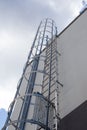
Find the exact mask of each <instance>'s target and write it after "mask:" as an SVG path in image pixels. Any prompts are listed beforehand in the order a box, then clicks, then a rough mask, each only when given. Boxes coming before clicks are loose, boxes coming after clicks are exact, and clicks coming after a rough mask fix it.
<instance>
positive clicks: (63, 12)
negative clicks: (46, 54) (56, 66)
mask: <svg viewBox="0 0 87 130" xmlns="http://www.w3.org/2000/svg"><path fill="white" fill-rule="evenodd" d="M80 7H81V0H77V1H76V0H73V1H72V0H67V1H66V0H47V1H46V2H44V1H41V0H0V105H1V106H0V107H3V108H6V109H7V106H9V104H10V102H11V101H12V100H13V97H14V93H15V91H16V86H17V82H18V80H19V78H20V77H21V74H22V70H23V66H24V64H25V62H26V60H27V56H28V53H29V49H30V47H31V45H32V42H33V39H34V36H35V33H36V30H37V27H38V25H39V23H40V21H41V20H42V19H43V18H46V17H51V18H52V19H54V20H55V22H56V25H57V26H58V32H60V31H61V30H62V29H64V28H65V26H67V25H68V24H69V23H70V21H72V20H73V19H74V18H75V17H76V16H77V13H78V12H79V9H80ZM3 100H4V102H5V101H6V103H5V104H4V102H3Z"/></svg>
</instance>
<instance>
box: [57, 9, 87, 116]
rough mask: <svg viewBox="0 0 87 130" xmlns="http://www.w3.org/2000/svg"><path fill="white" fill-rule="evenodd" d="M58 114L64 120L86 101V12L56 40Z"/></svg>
mask: <svg viewBox="0 0 87 130" xmlns="http://www.w3.org/2000/svg"><path fill="white" fill-rule="evenodd" d="M57 43H58V44H57V45H58V51H59V53H61V56H59V59H58V73H59V81H60V82H61V83H62V84H63V87H61V86H60V87H59V89H60V93H59V94H60V95H59V109H60V110H59V113H60V117H61V118H64V117H65V116H66V115H67V114H69V113H70V112H72V111H73V110H74V109H75V108H77V107H78V106H79V105H80V104H82V103H83V102H84V101H85V100H87V11H85V12H84V13H83V14H82V15H81V16H80V17H78V19H76V20H75V21H74V22H73V23H72V24H71V25H70V26H69V27H68V28H67V29H66V30H65V31H64V32H63V33H61V34H60V35H59V36H58V38H57Z"/></svg>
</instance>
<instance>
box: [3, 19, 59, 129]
mask: <svg viewBox="0 0 87 130" xmlns="http://www.w3.org/2000/svg"><path fill="white" fill-rule="evenodd" d="M56 35H57V30H56V26H55V22H54V21H53V20H52V19H49V18H47V19H45V20H43V21H41V23H40V25H39V27H38V30H37V33H36V36H35V39H34V42H33V44H32V47H31V50H30V53H29V56H28V59H27V62H26V65H25V68H24V70H23V74H22V77H21V79H20V82H19V84H18V87H17V92H16V94H15V97H14V100H13V102H12V103H11V105H10V109H9V111H8V117H7V120H6V123H5V125H4V127H3V128H2V130H26V124H27V123H30V124H37V126H40V129H45V130H50V129H51V127H50V125H49V115H50V114H49V112H50V111H51V110H50V108H51V107H52V108H53V107H54V106H55V105H54V102H53V101H51V86H52V80H53V77H52V75H53V73H54V72H53V69H52V66H53V65H52V64H54V59H55V58H54V53H55V52H54V50H55V49H54V45H53V40H54V39H55V37H56ZM51 42H52V43H51ZM45 47H46V56H41V53H42V51H43V49H45ZM49 53H50V54H49ZM41 57H44V59H45V64H44V65H45V68H44V69H42V68H41V69H39V68H38V65H39V62H40V60H41ZM47 60H49V62H50V63H49V71H48V72H47V70H46V65H47V64H48V61H47ZM29 66H30V68H31V69H30V72H28V73H29V74H28V76H27V77H26V73H27V71H28V67H29ZM38 73H42V74H43V75H44V77H43V83H42V84H41V86H42V94H41V93H38V92H34V87H35V85H36V83H35V81H36V77H37V74H38ZM46 76H47V77H48V79H49V82H48V95H47V96H45V91H44V88H45V85H44V83H45V78H46ZM24 80H25V81H26V88H25V93H24V95H22V94H21V88H22V87H23V81H24ZM53 82H55V79H54V81H53ZM37 85H40V84H38V82H37ZM34 96H35V101H37V99H38V100H39V101H40V102H41V104H42V102H44V103H45V104H46V106H45V107H44V108H45V109H46V119H45V123H43V121H42V122H41V121H39V115H36V117H37V116H38V120H37V119H36V120H35V119H34V118H33V119H28V118H27V117H28V113H29V110H30V108H31V104H32V98H33V97H34ZM18 100H20V102H21V105H20V108H19V113H18V116H17V117H16V119H14V118H12V116H13V114H14V111H15V109H17V108H16V105H17V103H18ZM52 100H53V99H52ZM20 102H19V103H20ZM40 102H39V103H40ZM34 105H36V106H37V102H36V104H34ZM36 106H35V107H34V111H35V108H36ZM50 106H51V107H50ZM39 109H40V108H39ZM53 109H54V108H53ZM37 110H38V109H37ZM34 113H35V112H34ZM41 113H42V112H41ZM34 116H35V115H34ZM13 117H14V116H13ZM37 128H38V127H36V129H37Z"/></svg>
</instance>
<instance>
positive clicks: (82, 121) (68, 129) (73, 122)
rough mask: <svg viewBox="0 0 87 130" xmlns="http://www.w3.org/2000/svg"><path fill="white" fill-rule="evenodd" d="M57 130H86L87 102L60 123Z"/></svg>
mask: <svg viewBox="0 0 87 130" xmlns="http://www.w3.org/2000/svg"><path fill="white" fill-rule="evenodd" d="M59 130H87V101H85V102H84V103H83V104H81V105H80V106H79V107H78V108H76V109H75V110H74V111H72V112H71V113H70V114H68V115H67V116H66V117H64V118H63V119H62V120H61V121H60V126H59Z"/></svg>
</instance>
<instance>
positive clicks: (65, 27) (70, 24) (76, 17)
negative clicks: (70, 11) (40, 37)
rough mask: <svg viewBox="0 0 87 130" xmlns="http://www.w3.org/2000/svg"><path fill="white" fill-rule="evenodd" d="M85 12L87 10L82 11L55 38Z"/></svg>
mask: <svg viewBox="0 0 87 130" xmlns="http://www.w3.org/2000/svg"><path fill="white" fill-rule="evenodd" d="M85 11H87V8H86V9H84V11H83V12H82V13H80V14H79V15H78V16H77V17H76V18H75V19H74V20H73V21H72V22H71V23H70V24H69V25H68V26H66V27H65V28H64V29H63V30H62V31H61V32H60V33H59V34H58V35H57V37H59V36H60V35H61V34H62V33H63V32H64V31H65V30H66V29H67V28H68V27H70V26H71V25H72V24H73V23H74V22H75V21H76V20H77V19H78V18H79V17H80V16H81V15H82V14H83V13H84V12H85Z"/></svg>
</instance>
